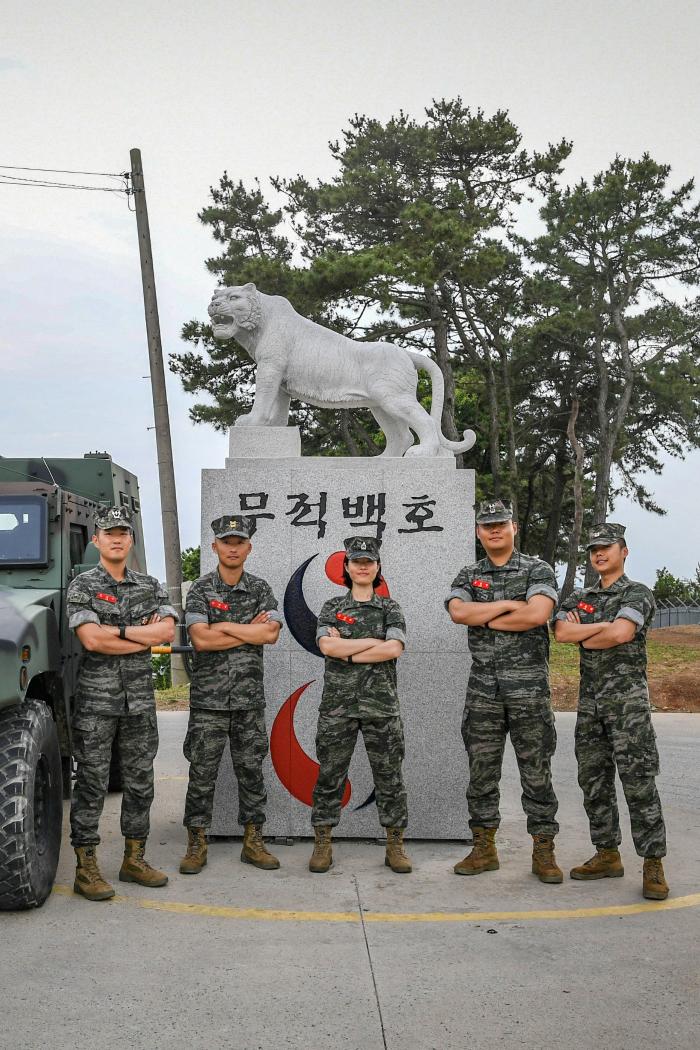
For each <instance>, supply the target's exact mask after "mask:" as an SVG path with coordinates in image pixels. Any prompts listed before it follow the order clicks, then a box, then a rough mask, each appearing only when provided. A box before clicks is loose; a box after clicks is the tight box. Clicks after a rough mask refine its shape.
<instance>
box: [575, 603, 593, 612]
mask: <svg viewBox="0 0 700 1050" xmlns="http://www.w3.org/2000/svg"><path fill="white" fill-rule="evenodd" d="M576 608H577V609H582V610H583V612H587V613H593V612H595V605H589V604H588V602H579V603H578V605H577V606H576Z"/></svg>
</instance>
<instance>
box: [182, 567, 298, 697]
mask: <svg viewBox="0 0 700 1050" xmlns="http://www.w3.org/2000/svg"><path fill="white" fill-rule="evenodd" d="M261 612H271V616H270V619H271V620H276V621H277V623H282V617H281V615H280V613H279V612H277V599H276V598H275V596H274V594H273V593H272V590H271V589H270V585H269V584H268V583H267V582H266V581H265V580H261V579H260V577H259V576H252V575H251V574H250V573H248V572H244V573H243V575H242V576H241V578H240V580H239V581H238V583H237V584H235V586H230V585H229V584H228V583H224V581H223V580H222V579H221V576H220V575H219V570H218V569H215V570H214V572H210V573H207V575H206V576H200V578H199V579H198V580H197V581H196V583H193V584H192V586H191V587H190V590H189V592H188V594H187V603H186V607H185V623H186V624H187V626H188V627H191V626H192V624H194V623H250V622H251V620H253V619H254V618H255V617H256V616H257V615H258V613H261ZM264 706H265V693H264V691H263V646H262V645H239V646H237V647H236V648H235V649H219V650H216V651H211V652H200V653H195V656H194V672H193V675H192V682H191V685H190V708H200V709H201V708H205V709H207V710H209V711H230V710H233V709H241V708H243V709H250V708H262V707H264Z"/></svg>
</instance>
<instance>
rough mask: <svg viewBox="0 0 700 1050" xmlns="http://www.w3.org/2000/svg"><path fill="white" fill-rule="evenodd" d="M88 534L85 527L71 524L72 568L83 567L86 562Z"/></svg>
mask: <svg viewBox="0 0 700 1050" xmlns="http://www.w3.org/2000/svg"><path fill="white" fill-rule="evenodd" d="M87 542H88V534H87V527H86V526H85V525H76V524H75V523H74V522H71V526H70V564H71V568H74V567H75V566H76V565H82V564H83V562H84V561H85V548H86V547H87Z"/></svg>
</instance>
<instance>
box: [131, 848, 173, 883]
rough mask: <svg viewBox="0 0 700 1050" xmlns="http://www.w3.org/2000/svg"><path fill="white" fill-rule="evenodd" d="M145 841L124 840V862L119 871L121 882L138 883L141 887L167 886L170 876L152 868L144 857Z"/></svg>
mask: <svg viewBox="0 0 700 1050" xmlns="http://www.w3.org/2000/svg"><path fill="white" fill-rule="evenodd" d="M145 850H146V840H145V839H124V860H123V861H122V866H121V868H120V869H119V881H120V882H138V884H139V886H148V887H150V888H155V887H156V886H165V885H166V883H167V881H168V876H167V875H166V874H165V873H164V872H162V871H158V869H157V868H152V867H151V865H150V864H149V863H148V861H147V860H146V859H145V857H144V852H145Z"/></svg>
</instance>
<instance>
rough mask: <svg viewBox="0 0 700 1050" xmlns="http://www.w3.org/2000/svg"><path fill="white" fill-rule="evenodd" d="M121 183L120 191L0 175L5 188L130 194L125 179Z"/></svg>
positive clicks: (103, 187)
mask: <svg viewBox="0 0 700 1050" xmlns="http://www.w3.org/2000/svg"><path fill="white" fill-rule="evenodd" d="M122 181H123V182H124V187H123V188H122V189H117V188H116V187H114V186H86V185H85V184H84V183H74V182H53V181H51V180H49V179H29V178H25V177H23V176H20V175H1V174H0V183H2V184H3V185H5V186H28V187H33V188H35V189H36V188H42V189H57V190H91V191H93V192H97V193H127V194H128V193H130V192H131V191H130V189H129V184H128V182H127V180H126V178H123V179H122Z"/></svg>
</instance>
